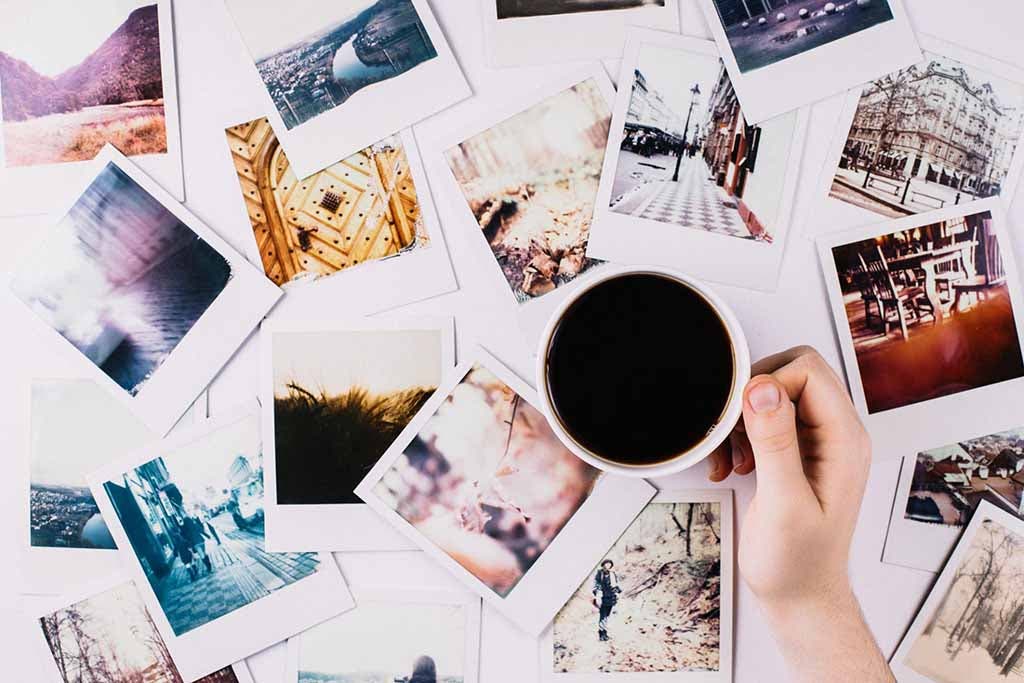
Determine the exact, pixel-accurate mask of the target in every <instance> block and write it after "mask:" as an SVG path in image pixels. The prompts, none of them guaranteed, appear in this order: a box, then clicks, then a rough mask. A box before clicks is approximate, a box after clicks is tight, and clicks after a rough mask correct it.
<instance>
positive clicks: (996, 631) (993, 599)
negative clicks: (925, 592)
mask: <svg viewBox="0 0 1024 683" xmlns="http://www.w3.org/2000/svg"><path fill="white" fill-rule="evenodd" d="M977 515H978V516H979V519H978V520H977V521H976V523H972V524H971V526H970V527H969V528H968V530H967V531H966V532H965V534H964V536H963V537H962V539H961V541H960V545H959V546H958V547H957V551H956V553H955V554H954V555H953V557H952V558H951V559H950V562H949V563H948V564H947V565H946V567H945V568H944V569H943V571H942V575H941V576H940V577H939V580H938V582H937V583H936V586H935V588H934V589H933V591H932V593H931V595H930V596H929V597H928V601H927V602H926V603H925V606H924V607H923V608H922V609H921V611H920V612H919V613H918V615H917V618H916V619H915V620H914V624H913V625H912V626H911V628H910V631H909V632H908V635H907V638H906V640H904V642H903V644H901V645H900V648H899V650H898V651H897V653H896V655H895V656H894V658H893V661H894V664H896V666H895V667H894V668H895V670H896V671H897V672H899V673H902V672H900V671H899V670H900V669H901V668H905V669H909V670H910V671H912V672H914V673H916V674H917V675H919V676H922V677H924V679H926V680H929V681H934V682H935V683H967V682H968V681H969V682H970V683H1004V682H1005V681H1014V680H1020V678H1021V669H1022V668H1024V597H1022V595H1021V590H1020V577H1021V576H1022V575H1024V535H1022V533H1021V531H1022V529H1021V526H1020V520H1018V519H1016V518H1014V517H1010V516H1009V515H1008V514H1006V513H1005V512H1000V511H999V510H997V509H996V508H993V507H992V506H991V505H990V504H988V503H986V504H985V505H984V506H982V507H980V508H979V509H978V512H977ZM899 680H905V679H904V678H903V676H900V677H899ZM906 680H909V678H908V679H906ZM915 680H917V679H915Z"/></svg>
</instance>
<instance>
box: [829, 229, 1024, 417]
mask: <svg viewBox="0 0 1024 683" xmlns="http://www.w3.org/2000/svg"><path fill="white" fill-rule="evenodd" d="M905 225H906V226H907V227H905V228H904V229H900V230H897V231H895V232H892V233H883V234H880V235H877V236H873V237H868V238H866V239H863V240H859V241H856V242H852V243H846V244H838V245H837V246H832V247H831V249H830V250H829V252H828V253H829V255H830V257H831V259H832V261H833V264H832V265H834V268H835V273H836V275H837V277H838V285H839V286H838V291H839V293H840V295H841V297H842V302H841V308H840V307H839V302H836V301H834V302H833V306H834V308H835V311H836V316H837V325H838V326H839V327H840V330H841V333H842V328H843V327H846V329H847V330H848V331H849V334H850V335H851V337H852V346H853V352H854V355H855V357H856V367H855V368H850V372H851V373H853V372H856V373H858V374H859V380H860V384H861V386H862V388H863V394H864V403H865V404H866V409H867V412H868V413H878V412H881V411H886V410H892V409H894V408H900V407H903V406H908V405H911V404H915V403H919V402H922V401H928V400H931V399H935V398H938V397H941V396H950V395H953V394H958V393H961V392H965V391H969V390H971V389H976V388H978V387H985V386H989V385H993V384H997V383H1000V382H1006V381H1008V380H1012V379H1016V378H1019V377H1021V376H1024V361H1022V357H1021V348H1020V340H1019V330H1018V326H1017V325H1018V323H1017V321H1016V319H1015V315H1014V305H1015V304H1014V301H1013V297H1016V296H1017V293H1016V291H1013V290H1012V287H1014V286H1015V285H1013V284H1011V283H1012V280H1013V278H1014V277H1015V275H1014V274H1012V273H1009V272H1008V268H1007V263H1008V259H1010V258H1011V256H1010V255H1009V254H1008V253H1007V252H1006V245H1005V244H1004V243H1003V239H1002V234H997V229H996V225H995V223H994V220H993V214H992V213H991V212H990V211H983V212H980V213H967V214H966V215H954V216H953V217H950V218H946V219H944V220H937V221H935V222H927V221H925V222H922V223H920V224H915V225H913V226H912V227H910V224H909V223H907V224H905ZM823 258H828V257H827V256H825V255H824V252H823ZM1011 291H1013V293H1012V294H1011ZM840 310H841V311H842V317H843V318H845V320H841V319H840V318H839V316H840V312H839V311H840ZM848 362H849V361H848Z"/></svg>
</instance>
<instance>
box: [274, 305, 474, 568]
mask: <svg viewBox="0 0 1024 683" xmlns="http://www.w3.org/2000/svg"><path fill="white" fill-rule="evenodd" d="M260 356H261V361H260V366H261V379H260V381H261V390H260V397H261V400H260V403H261V408H262V413H263V420H262V425H263V444H264V453H265V455H266V461H267V469H266V484H267V511H266V513H267V523H266V527H267V550H271V551H275V552H283V551H302V550H319V551H332V552H333V551H375V550H415V549H416V546H415V545H414V544H413V543H411V542H410V541H409V540H408V539H407V538H406V537H405V536H403V535H402V534H400V533H398V532H397V531H396V530H395V529H394V527H392V526H391V525H390V524H388V523H387V522H385V521H384V520H383V519H381V518H380V516H379V515H377V513H375V512H373V511H372V510H371V509H370V508H369V507H368V506H367V505H366V504H365V503H363V501H362V500H361V499H360V498H359V497H358V496H356V494H355V488H356V485H357V484H359V482H361V481H362V480H363V478H364V477H365V476H366V474H367V473H368V472H369V471H370V468H372V467H373V466H374V465H375V464H376V463H377V461H378V460H380V458H381V456H383V455H384V453H385V451H387V449H388V448H389V447H390V446H391V444H392V443H394V441H395V439H396V438H397V437H398V435H399V434H401V432H402V430H403V429H405V427H406V426H407V425H408V424H409V422H411V421H412V419H413V417H415V415H416V413H417V412H418V411H419V410H420V408H422V407H423V404H424V403H426V402H427V401H428V400H429V399H430V397H431V396H432V395H433V394H434V392H435V391H436V390H437V388H438V387H439V386H440V385H441V382H442V380H443V379H444V378H445V376H446V375H447V374H448V373H450V372H451V370H452V369H453V368H454V367H455V330H454V324H453V321H452V319H451V318H434V319H430V318H401V317H398V318H388V319H380V320H378V319H376V318H370V319H362V320H351V321H348V322H344V321H338V322H331V323H329V324H326V325H325V324H324V323H323V322H322V321H321V322H294V321H288V322H281V321H279V320H276V319H275V320H268V321H267V322H265V323H263V328H262V330H261V333H260Z"/></svg>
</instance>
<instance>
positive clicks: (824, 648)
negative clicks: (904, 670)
mask: <svg viewBox="0 0 1024 683" xmlns="http://www.w3.org/2000/svg"><path fill="white" fill-rule="evenodd" d="M763 611H764V613H765V616H766V618H767V619H768V621H769V623H770V624H771V627H772V630H773V632H774V634H775V638H776V640H777V641H778V643H779V647H780V649H781V650H782V654H783V656H784V657H785V659H786V662H787V663H788V664H789V667H790V670H791V671H792V673H793V677H794V678H793V680H794V681H796V682H799V683H819V682H820V681H829V682H830V683H892V682H894V681H895V680H896V679H895V677H894V676H893V674H892V671H891V670H890V669H889V665H888V663H887V662H886V661H885V658H884V657H883V656H882V652H881V651H880V650H879V649H878V644H877V643H876V642H875V639H874V636H873V635H872V634H871V631H870V629H868V626H867V623H866V622H865V621H864V616H863V614H862V613H861V610H860V604H859V603H858V602H857V598H856V596H854V594H853V591H852V590H851V589H850V588H849V586H848V585H846V584H845V583H844V585H842V586H839V587H836V588H835V589H833V590H830V591H828V594H827V595H822V596H820V597H819V599H816V600H815V601H813V603H812V604H807V603H802V602H797V601H786V602H783V603H780V604H775V605H769V604H765V605H763Z"/></svg>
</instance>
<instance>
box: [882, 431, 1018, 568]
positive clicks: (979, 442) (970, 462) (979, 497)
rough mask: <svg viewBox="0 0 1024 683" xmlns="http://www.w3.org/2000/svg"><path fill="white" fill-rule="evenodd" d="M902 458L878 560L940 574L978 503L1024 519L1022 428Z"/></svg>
mask: <svg viewBox="0 0 1024 683" xmlns="http://www.w3.org/2000/svg"><path fill="white" fill-rule="evenodd" d="M1019 425H1020V423H1019V422H1017V423H1015V426H1014V427H1012V428H1010V429H1002V430H999V431H997V432H994V433H992V434H986V435H984V436H974V435H972V436H971V437H969V438H967V439H964V440H961V441H956V442H953V443H949V444H946V445H944V446H938V447H934V448H929V449H928V450H922V451H921V452H919V453H918V454H917V455H916V456H911V455H907V456H904V457H903V462H902V464H901V468H900V477H899V484H898V485H897V487H896V498H895V501H894V502H893V506H892V517H891V518H890V520H889V531H888V533H887V534H886V537H885V550H884V552H883V554H882V561H883V562H888V563H890V564H898V565H902V566H904V567H912V568H914V569H923V570H925V571H929V572H938V571H939V570H940V569H942V564H943V563H944V562H945V561H946V558H947V557H949V553H950V551H952V549H953V546H955V545H956V542H957V539H959V538H960V533H961V532H962V531H963V529H964V527H965V526H967V524H968V522H970V520H971V515H972V514H973V513H974V511H975V510H976V509H977V508H978V506H979V505H980V504H981V502H982V501H983V500H984V501H988V502H989V503H991V504H992V505H994V506H995V507H997V508H999V509H1001V510H1006V511H1007V512H1009V513H1010V514H1012V515H1015V516H1017V517H1020V518H1024V427H1021V426H1019Z"/></svg>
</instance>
